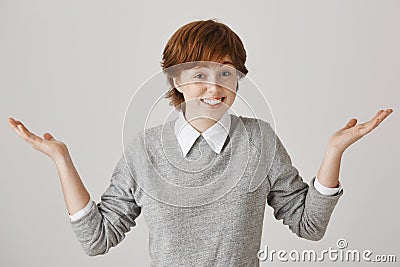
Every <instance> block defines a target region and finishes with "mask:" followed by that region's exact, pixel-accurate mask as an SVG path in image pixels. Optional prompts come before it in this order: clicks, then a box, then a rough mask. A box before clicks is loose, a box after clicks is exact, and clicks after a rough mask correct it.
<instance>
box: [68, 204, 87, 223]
mask: <svg viewBox="0 0 400 267" xmlns="http://www.w3.org/2000/svg"><path fill="white" fill-rule="evenodd" d="M92 206H93V200H92V199H90V200H89V202H88V203H87V204H86V206H85V207H84V208H83V209H81V210H80V211H78V212H77V213H74V214H73V215H69V214H68V216H69V218H70V220H71V222H75V221H77V220H79V219H80V218H82V217H84V216H85V215H87V214H88V213H89V211H90V210H91V208H92Z"/></svg>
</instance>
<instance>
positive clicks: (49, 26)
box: [0, 0, 400, 266]
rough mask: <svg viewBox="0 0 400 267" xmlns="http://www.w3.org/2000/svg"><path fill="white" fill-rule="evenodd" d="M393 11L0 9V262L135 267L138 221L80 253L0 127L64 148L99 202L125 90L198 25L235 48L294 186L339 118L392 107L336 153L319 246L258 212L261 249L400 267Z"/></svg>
mask: <svg viewBox="0 0 400 267" xmlns="http://www.w3.org/2000/svg"><path fill="white" fill-rule="evenodd" d="M399 8H400V2H399V1H387V0H381V1H378V0H376V1H349V0H346V1H344V0H342V1H282V0H281V1H258V2H257V3H253V2H250V1H246V2H243V1H206V0H203V1H160V2H156V1H146V3H145V1H141V2H134V1H54V0H52V1H50V0H48V1H15V0H13V1H11V0H10V1H4V0H3V1H1V2H0V38H1V39H0V88H1V98H0V99H1V100H0V101H1V102H0V114H1V123H0V133H1V137H2V138H1V139H2V141H1V152H0V153H1V154H0V157H1V187H0V214H1V220H0V231H1V232H0V236H1V240H2V241H1V243H0V246H1V249H0V253H1V254H0V265H1V266H118V265H120V266H126V265H128V266H146V265H148V263H149V255H148V229H147V227H146V225H145V222H144V220H143V218H142V217H141V216H139V218H138V219H137V223H138V225H137V226H136V228H132V230H131V232H129V233H128V235H127V237H126V239H125V240H124V241H122V243H121V244H119V246H118V247H116V248H113V249H111V250H110V252H109V253H108V254H107V255H106V256H99V257H93V258H91V257H88V256H86V255H85V254H84V252H83V251H82V250H81V247H80V245H79V243H78V242H77V240H76V237H75V235H74V233H73V232H72V230H71V229H70V226H69V224H68V217H67V212H66V208H65V204H64V200H63V197H62V191H61V187H60V183H59V179H58V175H57V170H56V168H55V165H54V164H53V162H52V161H51V160H50V159H49V158H48V157H47V156H46V155H44V154H41V153H40V152H38V151H36V150H34V149H33V148H31V147H30V146H29V144H27V143H25V142H24V141H23V140H22V139H21V138H20V137H19V136H18V135H17V134H16V133H15V132H14V131H13V130H12V129H11V128H10V127H9V125H8V123H7V117H14V118H16V119H19V120H22V121H23V122H24V123H26V125H27V126H28V128H29V129H31V130H32V131H33V132H35V133H36V134H39V135H41V136H42V134H43V133H44V132H46V131H49V132H50V133H52V134H53V135H54V136H55V138H56V139H59V140H61V141H64V142H65V143H66V144H67V145H68V147H69V150H70V152H71V154H72V157H73V160H74V162H75V164H76V167H77V169H78V171H79V174H80V176H81V178H82V179H83V181H84V183H85V185H86V186H87V188H88V190H89V192H90V193H91V196H92V198H93V199H94V200H95V201H99V199H100V195H101V194H102V193H103V191H104V190H105V188H106V187H107V186H108V183H109V179H110V176H111V173H112V170H113V168H114V167H115V165H116V163H117V161H118V159H119V158H120V156H121V153H122V145H121V143H122V142H121V132H122V129H121V126H122V123H123V116H124V112H125V110H126V107H127V105H128V103H129V99H130V98H131V96H132V94H133V92H134V91H135V90H136V89H137V88H138V87H139V86H140V85H141V84H142V83H143V82H144V81H145V80H146V79H147V78H149V77H150V76H151V75H153V74H154V73H157V72H159V71H160V65H159V62H160V60H161V53H162V50H163V48H164V45H165V44H166V42H167V40H168V38H169V37H170V36H171V35H172V33H173V32H174V31H176V30H177V29H178V28H179V27H180V26H182V25H184V24H186V23H188V22H190V21H193V20H197V19H208V18H218V19H220V20H221V21H222V22H224V23H226V24H227V25H228V26H230V27H231V28H232V29H233V30H234V31H235V32H236V33H237V34H238V35H239V36H240V37H241V38H242V40H243V42H244V44H245V48H246V50H247V53H248V62H247V66H248V69H249V74H248V76H249V77H251V79H252V80H253V81H254V82H255V83H256V84H257V85H258V86H259V87H260V88H261V90H262V92H263V93H264V95H265V96H266V98H267V99H268V102H269V104H270V105H271V110H272V112H273V116H274V119H275V123H276V125H275V126H276V131H277V133H278V135H279V137H280V138H281V139H282V141H283V143H284V145H285V147H286V148H287V150H288V151H289V153H290V155H291V157H292V161H293V163H294V165H295V166H296V167H298V169H299V170H300V174H301V175H302V177H303V178H304V180H305V181H307V182H308V181H309V180H310V179H311V178H312V176H314V175H316V173H317V171H318V169H319V166H320V164H321V161H322V157H323V155H324V151H325V146H326V144H327V141H328V139H329V137H330V136H331V134H333V133H334V131H336V130H337V129H339V128H342V127H344V125H345V124H346V123H347V121H348V120H349V119H351V118H352V117H355V118H357V119H358V120H359V122H365V121H367V120H369V119H370V118H371V117H372V116H373V115H375V113H376V112H377V111H378V110H379V109H381V108H393V109H394V113H393V114H392V115H390V116H389V117H388V118H387V119H386V120H385V121H384V122H383V123H382V124H381V125H380V126H379V127H378V128H376V129H375V130H374V131H373V132H371V133H370V134H369V135H367V136H365V137H364V138H362V139H361V140H359V141H358V142H356V143H355V144H353V145H352V146H351V147H350V148H349V149H348V150H347V151H346V152H345V154H344V155H343V160H342V166H341V172H340V180H341V182H342V184H343V187H344V190H345V192H344V195H343V197H342V198H341V199H340V200H339V203H338V205H337V207H336V208H335V210H334V213H333V215H332V218H331V221H330V224H329V227H328V230H327V233H326V235H325V237H324V239H323V240H321V241H319V242H312V241H307V240H304V239H300V238H298V237H296V236H295V235H294V234H292V233H291V232H290V231H289V229H288V228H287V227H286V226H283V225H282V222H281V221H276V220H275V219H274V218H273V216H272V209H271V208H270V207H267V208H266V212H265V221H264V230H263V237H262V244H261V246H262V247H264V246H265V245H268V247H269V248H270V249H275V250H279V249H284V250H287V251H290V250H295V249H296V250H299V251H301V250H303V249H314V250H316V251H317V252H318V253H319V252H321V251H322V250H323V249H329V247H332V248H336V240H337V239H338V238H345V239H346V240H347V242H348V244H349V249H358V250H365V249H370V250H372V251H373V252H374V253H375V254H395V255H397V257H400V251H399V246H398V241H399V236H400V230H399V227H398V221H399V219H400V216H399V208H398V203H399V202H400V194H399V193H398V192H399V188H400V183H399V179H398V178H399V177H398V171H396V167H395V164H396V163H397V162H398V153H399V152H398V151H399V141H398V140H399V139H398V138H399V136H400V126H399V123H400V119H399V115H398V114H399V112H400V111H399V103H400V101H399V100H400V93H399V86H400V75H399V70H400V65H399V64H400V63H399V62H400V52H399V47H400V37H399V34H398V32H399V25H400V17H399V16H398V14H399ZM138 116H139V115H138ZM325 262H326V264H328V263H329V261H325ZM268 263H269V262H267V263H264V264H263V265H268ZM340 264H346V263H340ZM348 264H349V263H348ZM290 265H293V266H298V265H302V264H300V263H291V264H290ZM392 265H393V264H392Z"/></svg>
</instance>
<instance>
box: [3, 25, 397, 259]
mask: <svg viewBox="0 0 400 267" xmlns="http://www.w3.org/2000/svg"><path fill="white" fill-rule="evenodd" d="M245 61H246V51H245V49H244V46H243V43H242V41H241V40H240V38H239V36H238V35H237V34H236V33H234V32H233V31H232V30H231V29H230V28H229V27H228V26H227V25H226V24H224V23H222V22H218V21H216V20H213V19H209V20H198V21H193V22H190V23H188V24H186V25H183V26H182V27H181V28H179V29H178V30H177V31H176V32H175V33H174V34H173V35H172V37H171V38H170V40H169V41H168V43H167V44H166V46H165V49H164V51H163V61H162V62H161V65H162V68H163V70H164V71H165V73H166V74H167V77H168V81H169V83H170V85H171V88H170V90H168V92H167V93H166V95H165V97H166V98H167V99H169V100H170V105H172V106H174V107H175V108H176V110H177V111H179V115H178V118H177V119H175V120H172V121H169V122H167V123H166V125H162V127H161V126H160V125H159V126H156V127H152V128H150V129H146V130H144V131H143V132H140V133H138V134H137V135H136V136H135V137H134V138H133V139H132V142H130V143H129V146H128V147H127V148H126V149H125V151H124V155H123V156H122V157H121V159H120V160H119V162H118V164H117V166H116V167H115V169H114V171H113V174H112V177H111V181H110V185H109V187H108V188H107V189H106V191H105V192H104V193H103V194H102V196H101V201H100V202H99V203H97V204H96V202H95V201H93V200H92V199H91V196H90V194H89V192H88V191H87V189H86V188H85V186H84V184H83V182H82V180H81V178H80V176H79V174H78V172H77V170H76V168H75V166H74V164H73V162H72V160H71V156H70V153H69V150H68V147H67V145H66V144H64V143H63V142H61V141H59V140H57V139H55V137H53V135H52V134H50V133H48V132H46V133H45V134H44V135H43V138H41V137H39V136H37V135H35V134H34V133H32V132H31V131H30V130H29V129H28V128H27V127H26V126H25V125H24V124H23V123H22V122H21V121H18V120H15V119H13V118H9V119H8V121H9V123H10V125H11V127H12V128H13V129H14V130H15V132H16V133H17V134H18V135H19V136H21V137H22V138H23V139H24V140H25V141H26V142H28V143H29V144H30V145H31V146H32V147H33V148H34V149H36V150H38V151H41V152H42V153H45V154H46V155H48V156H49V157H50V158H51V159H52V160H53V161H54V162H55V164H56V166H57V170H58V174H59V177H60V182H61V186H62V191H63V194H64V200H65V203H66V207H67V210H68V215H69V219H70V223H71V227H72V229H73V231H74V232H75V234H76V236H77V238H78V240H79V242H80V243H81V245H82V247H83V250H84V251H85V252H86V253H87V254H88V255H90V256H94V255H101V254H105V253H107V252H108V251H109V249H110V248H111V247H114V246H116V245H118V244H119V243H120V242H121V241H122V240H123V239H124V237H125V234H126V233H127V232H128V231H130V230H131V227H134V226H135V225H136V222H135V219H136V218H137V217H138V216H139V215H140V214H143V216H145V221H146V224H147V226H148V227H149V234H150V236H149V253H150V256H151V265H152V266H178V265H179V266H189V265H190V266H191V265H196V266H242V265H245V266H258V265H259V260H258V258H257V252H258V250H259V249H260V243H261V234H262V226H263V216H264V208H265V202H267V203H268V204H269V205H270V206H271V207H272V208H273V209H274V217H275V218H276V219H278V220H281V219H282V220H283V223H284V224H285V225H288V226H289V229H290V230H291V231H292V232H293V233H295V234H296V235H297V236H299V237H300V238H305V239H309V240H315V241H317V240H320V239H322V237H323V236H324V234H325V232H326V228H327V225H328V222H329V220H330V217H331V214H332V212H333V209H334V207H335V205H336V203H337V201H338V199H339V198H340V197H341V196H342V194H343V189H342V188H341V183H340V182H339V169H340V162H341V157H342V154H343V152H344V151H345V150H346V149H347V148H348V147H349V146H350V145H351V144H353V143H354V142H356V141H357V140H359V139H360V138H362V137H363V136H365V135H366V134H368V133H370V132H371V131H372V130H373V129H374V128H376V127H377V126H378V125H379V124H380V123H382V121H383V120H384V119H385V118H386V117H387V116H388V115H389V114H391V113H392V112H393V110H392V109H387V110H380V111H378V113H376V115H375V116H374V117H373V118H372V119H371V120H370V121H368V122H365V123H361V124H357V119H355V118H353V119H351V120H349V121H348V123H347V124H346V125H345V126H344V127H343V128H341V129H339V130H337V131H336V132H335V133H334V134H333V135H332V136H331V138H330V139H329V142H328V144H327V147H326V153H325V155H324V157H323V161H322V164H321V167H320V169H319V171H318V174H317V175H316V176H315V177H313V179H312V180H311V182H310V183H309V184H307V183H305V182H304V181H303V179H302V177H301V176H300V175H299V172H298V170H297V169H296V168H295V167H294V166H293V165H292V162H291V159H290V156H289V154H288V153H287V151H286V149H285V147H284V146H283V144H282V142H281V140H280V139H279V137H278V136H277V135H276V133H275V132H274V131H273V129H272V128H271V126H270V125H269V123H268V122H266V121H263V120H261V119H257V118H249V117H243V116H236V115H234V114H229V113H228V112H227V111H228V110H229V108H230V107H231V106H232V104H233V103H234V101H235V97H236V92H237V91H238V90H239V87H238V83H237V82H238V79H240V78H241V77H243V76H244V75H246V74H247V73H248V70H247V68H246V66H245ZM191 62H192V63H193V62H195V64H191V65H190V66H189V67H187V66H186V67H185V66H184V64H187V63H191ZM213 63H214V64H215V65H212V64H213ZM182 64H183V65H182ZM174 66H182V68H174ZM199 69H201V71H200V70H199ZM235 70H236V72H235ZM214 78H215V79H221V80H223V81H225V82H226V83H225V84H224V86H221V84H218V83H210V82H209V80H211V79H214ZM195 81H197V82H195ZM214 81H215V80H214ZM225 85H226V86H225ZM161 138H162V140H161ZM144 139H146V140H147V141H146V142H144ZM160 144H161V146H162V147H161V146H160ZM160 148H162V149H160ZM249 157H250V158H251V159H252V160H249V161H247V165H245V163H246V160H245V159H246V158H247V159H248V158H249ZM257 162H258V163H260V165H261V167H259V166H256V163H257ZM255 175H258V176H260V177H265V179H264V180H262V181H261V183H260V184H259V186H257V187H256V188H255V189H254V190H249V183H250V182H251V180H252V178H254V176H255ZM160 176H162V177H164V178H165V177H166V178H168V179H169V180H168V181H169V182H168V183H166V182H165V180H163V179H161V178H162V177H161V178H160ZM239 176H240V179H238V180H236V177H239ZM232 177H234V178H235V179H232ZM217 178H222V179H217ZM216 179H217V180H219V181H220V183H216V182H215V180H216ZM226 184H229V186H230V187H229V188H228V189H229V190H226V189H227V186H226ZM210 185H211V186H210ZM178 187H179V188H180V189H179V190H177V188H178ZM194 188H200V189H202V190H198V191H195V190H194ZM186 189H187V190H186Z"/></svg>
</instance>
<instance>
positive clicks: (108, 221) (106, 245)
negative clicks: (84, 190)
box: [70, 156, 141, 256]
mask: <svg viewBox="0 0 400 267" xmlns="http://www.w3.org/2000/svg"><path fill="white" fill-rule="evenodd" d="M137 188H138V187H137V186H136V183H135V181H134V179H133V177H132V175H131V174H130V172H129V169H128V167H127V163H126V162H125V157H124V156H122V157H121V159H120V160H119V162H118V164H117V166H116V167H115V169H114V171H113V174H112V177H111V181H110V185H109V186H108V188H107V189H106V191H105V192H104V193H103V194H102V195H101V201H100V202H99V203H97V205H96V203H95V202H94V201H93V200H91V201H92V204H90V203H89V205H88V206H87V207H86V208H87V209H88V210H87V211H86V212H85V213H83V214H82V216H79V217H78V218H74V219H72V218H70V224H71V227H72V229H73V231H74V232H75V234H76V236H77V238H78V240H79V242H80V244H81V245H82V248H83V250H84V251H85V253H86V254H87V255H89V256H95V255H102V254H106V253H107V252H108V251H109V249H110V248H111V247H114V246H116V245H118V244H119V243H120V242H121V241H122V240H123V239H124V238H125V234H126V233H127V232H129V231H130V228H131V227H134V226H136V222H135V219H136V218H137V217H138V216H139V215H140V213H141V207H140V206H139V205H138V204H137V203H136V200H135V198H134V194H135V192H136V190H137Z"/></svg>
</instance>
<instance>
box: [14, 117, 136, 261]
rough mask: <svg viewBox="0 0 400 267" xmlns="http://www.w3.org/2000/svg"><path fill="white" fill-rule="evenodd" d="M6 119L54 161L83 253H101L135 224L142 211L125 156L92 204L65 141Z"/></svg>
mask: <svg viewBox="0 0 400 267" xmlns="http://www.w3.org/2000/svg"><path fill="white" fill-rule="evenodd" d="M8 121H9V123H10V126H11V127H12V128H13V129H14V130H15V132H16V133H17V134H18V135H20V136H21V137H22V138H23V139H24V140H25V141H26V142H28V143H29V144H31V145H32V147H33V148H34V149H36V150H38V151H41V152H43V153H45V154H46V155H48V156H49V157H50V158H51V159H52V160H53V161H54V162H55V164H56V166H57V170H58V174H59V176H60V182H61V186H62V191H63V194H64V200H65V203H66V206H67V210H68V213H69V215H70V216H71V217H70V223H71V226H72V229H73V230H74V232H75V234H76V236H77V238H78V240H79V242H80V243H81V245H82V247H83V250H84V251H85V253H86V254H88V255H90V256H94V255H100V254H104V253H107V252H108V250H109V249H110V248H111V247H113V246H116V245H117V244H119V243H120V242H121V241H122V240H123V239H124V237H125V233H126V232H128V231H129V230H130V227H132V226H135V225H136V223H135V221H134V220H135V218H136V217H138V216H139V214H140V211H141V209H140V207H139V206H138V205H137V204H136V201H135V199H134V196H133V195H134V192H135V191H136V184H135V182H134V179H133V177H132V175H131V173H130V172H129V170H128V168H127V165H126V162H125V158H124V157H122V158H121V160H120V161H119V162H118V165H117V166H116V168H115V169H114V172H113V174H112V178H111V184H110V186H109V187H108V189H107V190H106V191H105V192H104V194H103V195H102V196H101V202H100V203H99V204H97V205H95V203H94V202H93V201H92V200H90V195H89V193H88V192H87V190H86V188H85V187H84V185H83V182H82V180H81V179H80V177H79V175H78V172H77V170H76V169H75V166H74V164H73V162H72V159H71V157H70V154H69V152H68V149H67V147H66V145H65V144H64V143H62V142H60V141H58V140H56V139H55V138H54V137H53V136H52V135H51V134H50V133H45V134H44V136H43V137H44V139H42V138H41V137H39V136H37V135H35V134H33V133H31V132H30V131H29V130H28V129H27V128H26V127H25V126H24V125H23V124H22V123H21V122H19V121H15V120H14V119H12V118H9V120H8ZM82 209H85V212H84V213H80V212H79V211H81V210H82ZM74 215H77V216H74Z"/></svg>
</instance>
